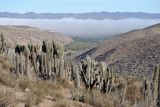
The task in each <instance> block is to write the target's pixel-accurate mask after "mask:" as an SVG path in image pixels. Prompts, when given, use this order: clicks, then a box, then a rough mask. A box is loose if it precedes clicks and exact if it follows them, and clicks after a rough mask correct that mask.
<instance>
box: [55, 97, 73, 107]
mask: <svg viewBox="0 0 160 107" xmlns="http://www.w3.org/2000/svg"><path fill="white" fill-rule="evenodd" d="M53 107H72V105H71V104H70V103H69V102H67V101H66V100H64V99H61V100H58V101H57V103H56V105H55V106H53Z"/></svg>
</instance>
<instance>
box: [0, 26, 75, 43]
mask: <svg viewBox="0 0 160 107" xmlns="http://www.w3.org/2000/svg"><path fill="white" fill-rule="evenodd" d="M0 33H3V34H4V35H5V36H6V37H7V38H8V39H9V42H10V43H12V44H17V43H18V44H27V43H29V42H31V43H33V44H40V43H42V41H43V40H44V39H48V40H55V41H59V42H61V43H63V44H67V43H69V42H71V41H72V39H71V38H70V37H67V36H64V35H63V34H60V33H56V32H50V31H47V30H42V29H38V28H33V27H28V26H0Z"/></svg>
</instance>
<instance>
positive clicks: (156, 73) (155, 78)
mask: <svg viewBox="0 0 160 107" xmlns="http://www.w3.org/2000/svg"><path fill="white" fill-rule="evenodd" d="M159 72H160V68H159V65H157V66H156V67H155V69H154V74H153V97H154V100H157V98H158V77H159Z"/></svg>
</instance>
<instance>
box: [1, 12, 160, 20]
mask: <svg viewBox="0 0 160 107" xmlns="http://www.w3.org/2000/svg"><path fill="white" fill-rule="evenodd" d="M0 17H1V18H28V19H61V18H75V19H96V20H103V19H114V20H119V19H129V18H138V19H160V13H144V12H88V13H35V12H27V13H11V12H0Z"/></svg>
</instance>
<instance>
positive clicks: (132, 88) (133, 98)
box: [126, 82, 142, 104]
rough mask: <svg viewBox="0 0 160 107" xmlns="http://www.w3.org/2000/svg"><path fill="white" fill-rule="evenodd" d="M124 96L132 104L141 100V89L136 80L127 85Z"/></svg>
mask: <svg viewBox="0 0 160 107" xmlns="http://www.w3.org/2000/svg"><path fill="white" fill-rule="evenodd" d="M126 98H127V100H128V101H130V102H131V103H132V104H133V103H135V102H139V101H141V99H142V95H141V90H140V86H139V84H138V83H137V82H136V83H134V84H132V85H129V86H128V88H127V92H126Z"/></svg>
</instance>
